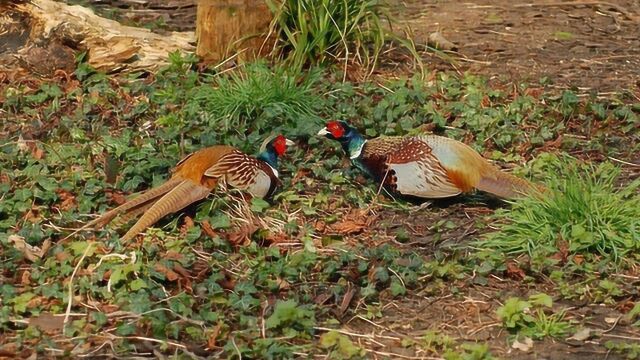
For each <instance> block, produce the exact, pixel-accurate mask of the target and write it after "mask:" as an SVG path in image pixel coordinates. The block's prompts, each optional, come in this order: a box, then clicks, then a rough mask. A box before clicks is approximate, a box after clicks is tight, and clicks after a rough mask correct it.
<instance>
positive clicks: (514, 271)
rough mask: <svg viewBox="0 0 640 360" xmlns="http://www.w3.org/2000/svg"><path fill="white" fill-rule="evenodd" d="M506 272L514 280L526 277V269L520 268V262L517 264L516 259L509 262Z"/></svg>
mask: <svg viewBox="0 0 640 360" xmlns="http://www.w3.org/2000/svg"><path fill="white" fill-rule="evenodd" d="M505 273H506V275H507V277H509V278H511V279H514V280H522V279H524V277H525V273H524V271H523V270H522V269H520V267H519V266H518V264H516V263H515V262H514V261H509V262H507V270H506V271H505Z"/></svg>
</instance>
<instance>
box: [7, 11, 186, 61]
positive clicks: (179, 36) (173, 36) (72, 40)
mask: <svg viewBox="0 0 640 360" xmlns="http://www.w3.org/2000/svg"><path fill="white" fill-rule="evenodd" d="M16 9H17V10H18V11H21V12H23V13H25V14H27V15H28V16H29V18H30V27H31V28H30V42H31V43H32V44H41V43H46V42H50V41H52V40H59V41H60V43H62V44H72V46H77V49H76V50H86V51H87V55H88V56H87V58H88V62H89V64H90V65H92V66H93V67H95V68H97V69H99V70H103V71H107V72H113V71H121V70H127V71H137V70H156V69H157V68H158V67H159V66H162V65H164V64H167V62H168V60H167V55H168V53H170V52H174V51H182V52H193V51H194V50H195V47H194V45H193V43H194V42H195V36H194V33H193V32H169V33H167V34H162V35H160V34H155V33H153V32H151V31H150V30H148V29H143V28H136V27H131V26H124V25H121V24H120V23H118V22H117V21H114V20H110V19H105V18H102V17H100V16H97V15H95V14H94V13H93V11H91V10H90V9H88V8H85V7H82V6H79V5H75V6H70V5H66V4H64V3H59V2H55V1H52V0H33V1H31V2H30V3H25V4H19V5H17V6H16Z"/></svg>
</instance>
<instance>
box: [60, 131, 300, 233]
mask: <svg viewBox="0 0 640 360" xmlns="http://www.w3.org/2000/svg"><path fill="white" fill-rule="evenodd" d="M293 144H294V143H293V141H291V140H289V139H286V138H285V137H284V136H282V135H278V136H276V137H274V138H271V139H267V140H265V141H264V143H263V145H262V146H261V152H260V153H259V154H258V156H257V157H252V156H249V155H247V154H245V153H243V152H241V151H240V150H237V149H235V148H233V147H231V146H226V145H215V146H211V147H207V148H204V149H201V150H198V151H196V152H194V153H192V154H190V155H188V156H187V157H185V158H184V159H182V160H180V162H178V164H177V165H176V167H175V169H174V170H173V175H172V176H171V178H170V179H169V180H167V181H166V182H165V183H164V184H162V185H160V186H158V187H155V188H153V189H150V190H147V191H145V192H142V193H139V194H136V195H137V196H134V197H133V199H131V200H129V201H127V202H126V203H124V204H122V205H120V206H118V207H117V208H115V209H113V210H110V211H108V212H106V213H105V214H103V215H102V216H100V217H99V218H97V219H95V220H93V221H91V222H89V223H87V224H86V225H84V226H83V227H82V228H80V229H79V230H78V231H80V230H83V229H87V228H90V227H94V228H100V227H103V226H105V225H106V224H107V223H109V222H110V221H111V220H113V219H115V218H116V217H118V216H119V217H120V220H122V221H128V220H131V219H133V218H136V217H138V216H139V215H142V216H141V217H140V219H139V220H138V221H137V222H136V223H135V224H134V225H133V227H131V228H130V229H129V231H127V233H125V234H124V235H123V236H122V237H121V238H120V240H121V241H128V240H131V239H133V238H134V237H135V236H136V235H137V234H139V233H140V232H142V231H143V230H145V229H146V228H147V227H149V226H151V225H153V224H155V222H156V221H158V220H160V219H161V218H162V217H164V216H166V215H168V214H171V213H174V212H176V211H178V210H181V209H183V208H185V207H186V206H188V205H190V204H192V203H194V202H196V201H199V200H202V199H204V198H206V197H207V196H208V195H209V193H210V192H211V191H213V190H214V189H215V188H216V186H217V185H220V186H221V187H222V188H223V189H226V187H227V186H230V187H233V188H236V189H239V190H242V191H246V192H247V193H249V195H250V196H253V197H260V198H268V197H270V196H271V195H273V193H274V192H275V190H276V187H277V186H278V185H280V180H279V179H278V171H277V170H276V168H277V166H278V157H279V156H281V155H282V154H284V153H285V151H286V149H287V146H291V145H293ZM75 233H77V231H76V232H74V233H73V234H75ZM73 234H71V235H73ZM71 235H69V236H71ZM69 236H67V238H68V237H69Z"/></svg>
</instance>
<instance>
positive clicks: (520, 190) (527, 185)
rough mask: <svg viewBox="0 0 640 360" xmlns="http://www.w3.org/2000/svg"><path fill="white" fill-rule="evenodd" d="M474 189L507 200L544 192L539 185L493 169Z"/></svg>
mask: <svg viewBox="0 0 640 360" xmlns="http://www.w3.org/2000/svg"><path fill="white" fill-rule="evenodd" d="M476 188H477V189H478V190H482V191H486V192H488V193H491V194H494V195H496V196H499V197H502V198H508V199H511V198H518V197H522V196H527V195H533V194H535V193H538V192H544V191H546V189H545V188H544V187H542V186H540V185H535V184H532V183H531V182H529V181H527V180H525V179H522V178H519V177H517V176H514V175H511V174H508V173H505V172H502V171H500V170H498V169H495V168H493V169H492V171H489V172H488V174H485V175H483V176H482V177H481V178H480V182H479V183H478V185H477V186H476Z"/></svg>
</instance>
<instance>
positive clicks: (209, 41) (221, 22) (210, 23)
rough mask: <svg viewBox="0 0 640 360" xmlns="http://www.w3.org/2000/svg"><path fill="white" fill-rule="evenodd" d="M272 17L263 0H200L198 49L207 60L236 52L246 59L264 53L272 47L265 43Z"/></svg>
mask: <svg viewBox="0 0 640 360" xmlns="http://www.w3.org/2000/svg"><path fill="white" fill-rule="evenodd" d="M271 19H272V15H271V11H270V10H269V8H268V7H267V5H266V4H265V2H264V1H263V0H199V1H198V9H197V15H196V37H197V38H198V47H197V51H196V53H197V54H198V56H199V57H200V58H201V59H203V60H205V61H207V62H219V61H222V60H223V59H225V58H227V57H229V56H231V55H234V54H236V53H238V54H240V58H241V59H243V60H250V59H253V58H255V57H257V56H261V55H264V54H265V53H266V51H268V50H269V49H268V47H267V46H264V47H263V44H264V39H265V33H266V31H267V30H268V28H269V24H270V22H271ZM261 48H262V50H263V51H262V53H261V52H260V50H261Z"/></svg>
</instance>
